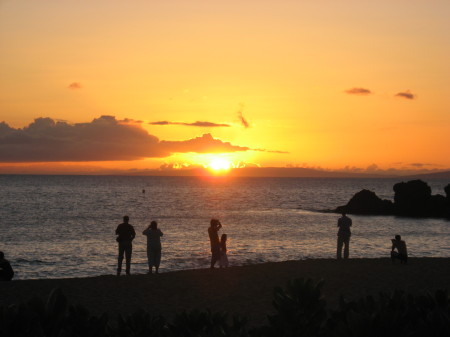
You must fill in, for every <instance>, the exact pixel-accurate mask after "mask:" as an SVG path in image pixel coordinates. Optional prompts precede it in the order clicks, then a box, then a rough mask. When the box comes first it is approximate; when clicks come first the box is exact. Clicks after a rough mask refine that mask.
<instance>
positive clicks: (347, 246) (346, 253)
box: [344, 238, 350, 259]
mask: <svg viewBox="0 0 450 337" xmlns="http://www.w3.org/2000/svg"><path fill="white" fill-rule="evenodd" d="M349 255H350V238H345V240H344V259H348V256H349Z"/></svg>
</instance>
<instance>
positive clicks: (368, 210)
mask: <svg viewBox="0 0 450 337" xmlns="http://www.w3.org/2000/svg"><path fill="white" fill-rule="evenodd" d="M336 212H338V213H342V212H345V213H350V214H367V215H389V214H393V213H394V205H393V203H392V201H390V200H382V199H380V198H379V197H378V196H377V195H376V194H375V192H372V191H369V190H362V191H359V192H358V193H356V194H355V195H354V196H353V197H352V198H351V199H350V201H349V202H348V203H347V205H345V206H339V207H338V208H336Z"/></svg>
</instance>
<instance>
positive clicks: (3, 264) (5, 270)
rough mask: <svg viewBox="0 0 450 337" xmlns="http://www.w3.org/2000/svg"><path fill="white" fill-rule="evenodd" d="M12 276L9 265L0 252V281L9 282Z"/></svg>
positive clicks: (12, 272)
mask: <svg viewBox="0 0 450 337" xmlns="http://www.w3.org/2000/svg"><path fill="white" fill-rule="evenodd" d="M13 276H14V271H13V269H12V267H11V264H10V263H9V261H8V260H6V259H5V254H4V253H3V252H0V281H11V280H12V278H13Z"/></svg>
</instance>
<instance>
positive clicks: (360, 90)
mask: <svg viewBox="0 0 450 337" xmlns="http://www.w3.org/2000/svg"><path fill="white" fill-rule="evenodd" d="M345 92H346V93H347V94H349V95H360V96H367V95H370V94H372V92H371V91H370V90H369V89H366V88H351V89H347V90H345Z"/></svg>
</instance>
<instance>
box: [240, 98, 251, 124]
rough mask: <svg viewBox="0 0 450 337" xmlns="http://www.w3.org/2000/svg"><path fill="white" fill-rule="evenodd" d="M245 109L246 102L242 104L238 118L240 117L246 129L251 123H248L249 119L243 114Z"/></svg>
mask: <svg viewBox="0 0 450 337" xmlns="http://www.w3.org/2000/svg"><path fill="white" fill-rule="evenodd" d="M243 110H244V104H240V105H239V110H238V118H239V121H240V122H241V124H242V126H243V127H244V128H246V129H248V128H249V127H250V124H249V123H248V121H247V119H245V118H244V115H243V114H242V111H243Z"/></svg>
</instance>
